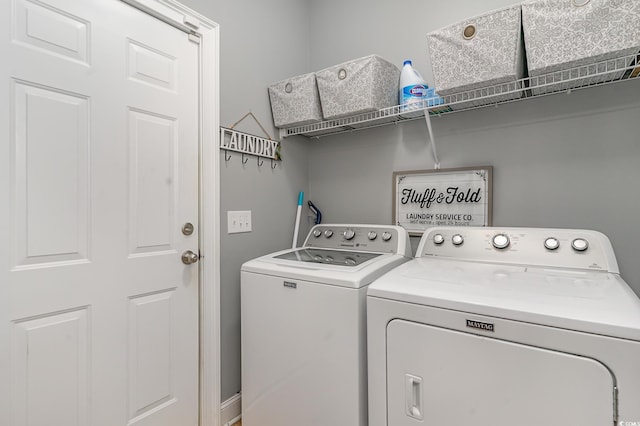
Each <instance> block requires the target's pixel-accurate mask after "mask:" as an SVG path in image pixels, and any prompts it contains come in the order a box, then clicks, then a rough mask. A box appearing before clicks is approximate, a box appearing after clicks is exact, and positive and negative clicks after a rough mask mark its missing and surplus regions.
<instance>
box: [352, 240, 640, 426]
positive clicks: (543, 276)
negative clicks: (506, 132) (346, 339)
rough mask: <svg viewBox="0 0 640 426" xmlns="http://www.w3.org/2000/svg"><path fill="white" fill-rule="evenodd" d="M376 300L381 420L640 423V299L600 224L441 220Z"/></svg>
mask: <svg viewBox="0 0 640 426" xmlns="http://www.w3.org/2000/svg"><path fill="white" fill-rule="evenodd" d="M367 310H368V311H367V315H368V355H369V424H370V426H405V425H406V426H408V425H427V426H443V425H454V426H468V425H473V426H513V425H518V426H567V425H570V426H606V425H619V426H630V425H640V300H639V299H638V297H637V296H636V295H635V294H634V292H633V291H632V290H631V289H630V288H629V286H628V285H627V284H626V283H625V282H624V281H623V280H622V279H621V278H620V275H619V272H618V266H617V262H616V259H615V256H614V253H613V250H612V248H611V244H610V242H609V240H608V239H607V237H606V236H604V235H603V234H601V233H598V232H594V231H583V230H561V229H530V228H468V227H465V228H434V229H431V230H429V232H428V233H425V234H424V235H423V238H422V239H421V241H420V245H419V247H418V251H417V256H416V259H414V260H412V261H410V262H408V263H405V264H403V265H401V266H399V267H398V268H396V269H394V270H393V271H391V272H390V273H388V274H386V275H385V276H383V277H382V278H380V279H379V280H377V281H376V282H374V283H373V284H372V285H370V286H369V292H368V297H367ZM344 424H346V423H344Z"/></svg>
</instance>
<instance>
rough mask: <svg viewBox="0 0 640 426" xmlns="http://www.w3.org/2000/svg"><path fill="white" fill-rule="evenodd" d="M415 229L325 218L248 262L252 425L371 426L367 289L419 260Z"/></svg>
mask: <svg viewBox="0 0 640 426" xmlns="http://www.w3.org/2000/svg"><path fill="white" fill-rule="evenodd" d="M410 258H411V248H410V244H409V238H408V235H407V233H406V231H405V230H404V229H403V228H401V227H397V226H384V225H317V226H315V227H313V228H312V229H311V231H310V233H309V235H308V236H307V238H306V241H305V243H304V245H303V246H302V247H301V248H298V249H289V250H284V251H281V252H277V253H273V254H270V255H267V256H263V257H260V258H257V259H254V260H251V261H249V262H247V263H245V264H244V265H242V269H241V305H242V313H241V318H242V325H241V329H242V424H243V426H336V425H345V426H366V425H367V381H366V378H367V364H366V355H367V344H366V313H365V309H366V288H367V286H368V285H369V284H370V283H371V282H372V281H373V280H374V279H376V278H378V277H380V276H381V275H382V274H384V273H385V272H388V271H389V270H391V269H393V268H394V267H396V266H398V265H400V264H402V263H404V262H406V261H408V260H410Z"/></svg>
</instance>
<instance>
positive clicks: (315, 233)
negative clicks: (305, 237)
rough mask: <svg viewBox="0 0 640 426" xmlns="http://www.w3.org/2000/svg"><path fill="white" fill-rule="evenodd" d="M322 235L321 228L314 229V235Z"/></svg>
mask: <svg viewBox="0 0 640 426" xmlns="http://www.w3.org/2000/svg"><path fill="white" fill-rule="evenodd" d="M320 235H322V231H321V230H319V229H314V230H313V236H314V237H316V238H318V237H320Z"/></svg>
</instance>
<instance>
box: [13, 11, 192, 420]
mask: <svg viewBox="0 0 640 426" xmlns="http://www.w3.org/2000/svg"><path fill="white" fill-rule="evenodd" d="M0 9H1V10H0V16H1V18H0V19H1V22H0V28H2V39H1V41H0V55H1V57H2V61H1V62H0V102H1V104H0V105H1V106H0V129H1V131H2V138H0V424H1V425H3V426H4V425H7V426H118V425H153V426H164V425H166V426H195V425H197V422H198V264H197V263H196V264H195V265H193V264H192V265H185V264H183V262H182V261H181V255H182V253H183V252H185V251H187V250H192V251H193V252H195V253H198V247H199V243H198V137H199V135H198V77H199V76H198V44H197V43H194V42H193V41H190V40H189V37H188V36H187V35H186V34H185V33H183V32H181V31H180V30H178V29H176V28H173V27H171V26H169V25H167V24H165V23H162V22H160V21H159V20H156V19H154V18H152V17H151V16H149V15H146V14H145V13H143V12H141V11H139V10H137V9H134V8H133V7H131V6H129V5H127V4H125V3H122V2H121V1H118V0H82V1H78V0H14V1H3V2H2V5H1V6H0ZM187 222H189V223H191V224H193V228H194V230H193V233H192V234H191V235H185V234H184V233H183V232H182V227H183V224H185V223H187Z"/></svg>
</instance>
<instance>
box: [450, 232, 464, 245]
mask: <svg viewBox="0 0 640 426" xmlns="http://www.w3.org/2000/svg"><path fill="white" fill-rule="evenodd" d="M451 242H452V243H453V245H454V246H459V245H462V243H464V238H462V235H460V234H455V235H454V236H453V237H451Z"/></svg>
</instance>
